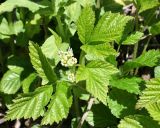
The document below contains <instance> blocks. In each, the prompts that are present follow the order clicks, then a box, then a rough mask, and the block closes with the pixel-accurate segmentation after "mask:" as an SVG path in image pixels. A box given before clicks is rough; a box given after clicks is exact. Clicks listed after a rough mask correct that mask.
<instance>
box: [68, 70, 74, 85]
mask: <svg viewBox="0 0 160 128" xmlns="http://www.w3.org/2000/svg"><path fill="white" fill-rule="evenodd" d="M67 75H68V80H69V81H71V82H75V81H76V77H75V74H74V73H73V72H70V71H69V72H67Z"/></svg>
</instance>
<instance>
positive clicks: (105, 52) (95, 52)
mask: <svg viewBox="0 0 160 128" xmlns="http://www.w3.org/2000/svg"><path fill="white" fill-rule="evenodd" d="M81 49H82V50H83V51H85V53H86V54H87V55H85V57H86V58H87V60H103V61H104V60H105V59H106V58H107V57H109V56H110V55H114V56H116V55H117V52H116V51H115V49H113V48H112V47H111V46H110V44H108V43H105V44H99V45H87V44H86V45H83V46H81Z"/></svg>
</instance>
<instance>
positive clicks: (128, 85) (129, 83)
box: [110, 77, 142, 94]
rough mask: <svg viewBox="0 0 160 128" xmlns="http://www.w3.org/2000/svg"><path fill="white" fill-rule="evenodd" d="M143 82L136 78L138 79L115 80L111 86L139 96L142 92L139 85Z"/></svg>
mask: <svg viewBox="0 0 160 128" xmlns="http://www.w3.org/2000/svg"><path fill="white" fill-rule="evenodd" d="M141 81H142V80H141V79H140V78H136V77H132V78H122V79H118V78H113V79H111V81H110V85H111V86H112V87H116V88H118V89H122V90H126V91H128V92H130V93H135V94H139V93H140V90H139V85H138V84H139V83H140V82H141Z"/></svg>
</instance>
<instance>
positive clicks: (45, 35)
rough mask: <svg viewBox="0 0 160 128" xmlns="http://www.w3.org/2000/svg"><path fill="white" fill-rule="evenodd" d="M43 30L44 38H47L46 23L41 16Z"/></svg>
mask: <svg viewBox="0 0 160 128" xmlns="http://www.w3.org/2000/svg"><path fill="white" fill-rule="evenodd" d="M43 30H44V38H45V39H47V37H48V33H47V25H46V19H45V17H44V18H43Z"/></svg>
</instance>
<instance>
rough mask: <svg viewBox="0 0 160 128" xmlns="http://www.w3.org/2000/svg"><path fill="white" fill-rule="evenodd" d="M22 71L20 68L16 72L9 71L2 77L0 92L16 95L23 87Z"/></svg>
mask: <svg viewBox="0 0 160 128" xmlns="http://www.w3.org/2000/svg"><path fill="white" fill-rule="evenodd" d="M14 69H15V68H14ZM15 70H16V69H15ZM22 71H23V70H19V68H18V70H16V72H14V71H11V70H8V71H7V72H6V73H5V74H4V75H3V77H2V80H1V84H0V91H1V92H4V93H7V94H15V93H16V92H17V91H18V90H19V88H20V87H21V80H20V75H21V73H22Z"/></svg>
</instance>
